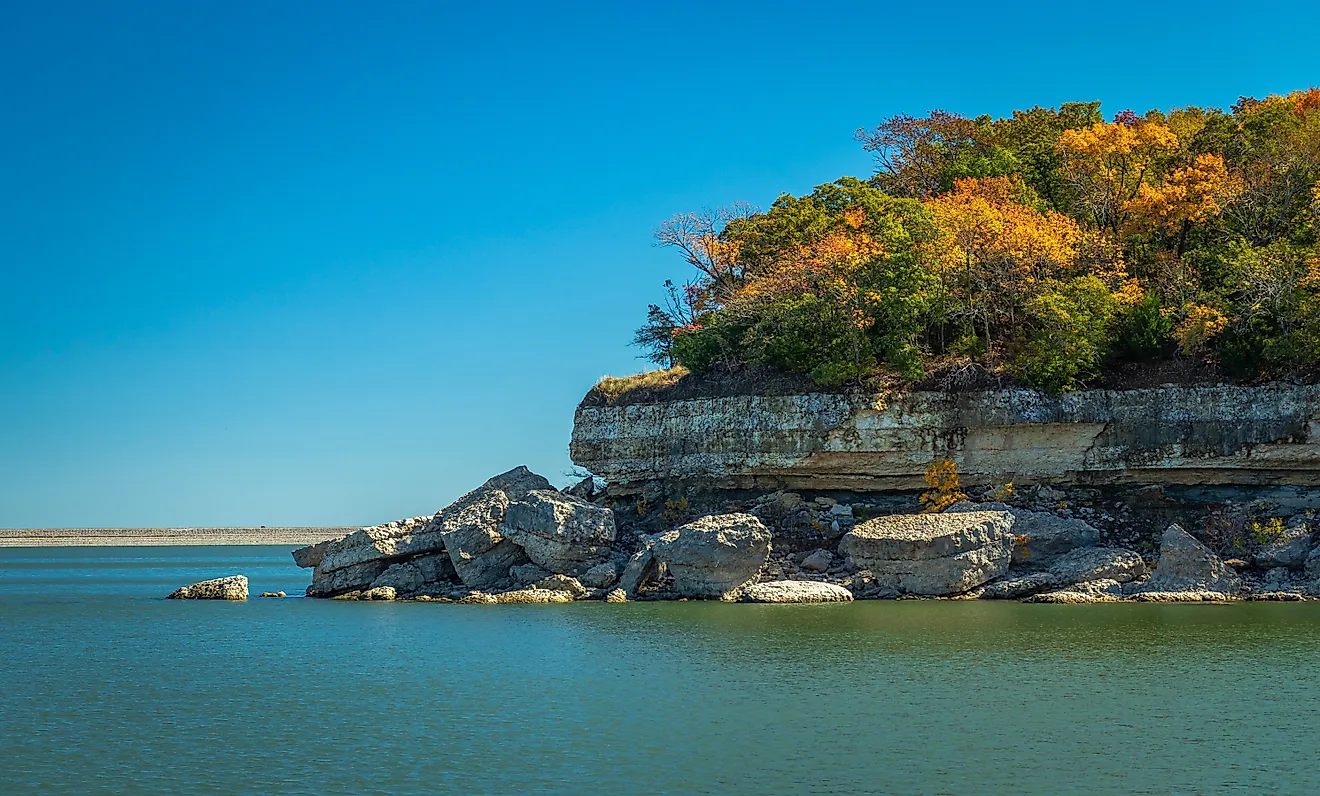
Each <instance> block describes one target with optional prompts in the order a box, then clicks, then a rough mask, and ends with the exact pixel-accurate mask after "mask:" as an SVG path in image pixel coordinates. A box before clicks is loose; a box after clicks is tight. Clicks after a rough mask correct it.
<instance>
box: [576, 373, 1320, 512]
mask: <svg viewBox="0 0 1320 796" xmlns="http://www.w3.org/2000/svg"><path fill="white" fill-rule="evenodd" d="M1317 412H1320V386H1317V385H1293V384H1285V383H1271V384H1265V385H1258V386H1213V387H1183V386H1165V387H1155V388H1149V389H1134V390H1081V391H1077V392H1072V393H1065V394H1063V395H1058V396H1053V395H1049V394H1046V393H1042V392H1038V391H1035V390H1026V389H1004V390H991V391H982V392H962V393H955V392H919V391H916V392H900V393H891V394H851V395H831V394H823V393H813V394H801V395H788V396H755V395H753V396H734V397H718V398H693V399H686V400H673V401H664V400H658V401H654V402H651V403H643V404H632V405H594V406H590V405H583V406H581V407H579V408H578V410H577V413H576V416H575V418H574V424H573V437H572V442H571V444H570V453H571V456H572V459H573V461H574V462H575V463H576V464H578V465H579V466H581V467H584V468H586V469H588V470H590V471H592V472H593V473H595V474H596V475H598V476H600V477H601V478H603V479H605V481H606V482H607V483H608V484H609V485H610V489H611V491H612V492H614V493H615V494H617V495H623V494H628V493H631V492H640V491H641V490H642V489H643V488H644V487H645V485H646V484H647V483H648V482H651V483H654V482H657V481H659V482H664V483H666V484H670V485H674V484H681V483H686V484H696V485H700V487H701V488H702V489H706V490H710V489H713V490H757V491H770V490H775V489H795V490H841V491H847V492H881V491H891V490H912V489H919V488H921V487H922V486H923V485H924V484H923V476H924V474H925V471H926V468H927V467H928V466H929V465H930V463H931V461H932V460H934V459H936V458H940V457H944V456H949V457H951V458H953V459H954V460H955V461H956V462H957V463H958V467H959V472H960V473H961V475H962V478H963V481H964V483H965V484H968V485H986V486H993V485H996V484H1004V483H1008V482H1013V483H1015V484H1018V485H1031V484H1052V485H1058V486H1065V487H1066V486H1100V485H1111V484H1114V485H1117V484H1161V485H1172V484H1181V485H1205V486H1215V485H1243V486H1250V485H1260V486H1278V485H1296V486H1317V485H1320V436H1317V434H1316V430H1317V426H1316V422H1317Z"/></svg>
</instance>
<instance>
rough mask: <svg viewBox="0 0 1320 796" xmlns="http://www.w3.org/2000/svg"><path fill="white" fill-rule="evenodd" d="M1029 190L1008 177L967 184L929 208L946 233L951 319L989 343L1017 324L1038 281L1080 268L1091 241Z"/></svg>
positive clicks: (943, 263)
mask: <svg viewBox="0 0 1320 796" xmlns="http://www.w3.org/2000/svg"><path fill="white" fill-rule="evenodd" d="M1023 190H1024V189H1023V187H1022V186H1021V184H1020V183H1016V182H1014V181H1012V180H1010V179H1008V178H1006V177H988V178H981V179H963V180H957V181H956V182H955V183H954V189H953V190H952V191H950V192H949V193H946V194H943V195H941V196H938V197H935V198H933V199H930V200H928V201H927V203H926V204H927V207H929V208H930V210H931V213H932V216H933V217H934V219H935V223H936V224H937V225H938V226H939V228H940V229H941V230H942V231H943V232H944V233H945V235H946V246H945V248H944V251H943V253H942V257H941V258H940V270H941V276H942V278H943V279H944V282H945V284H946V286H947V288H948V291H949V295H950V296H951V300H952V305H953V306H952V307H951V308H950V315H951V316H953V317H954V318H955V319H957V318H959V317H962V318H964V319H966V320H967V321H968V322H970V323H971V324H972V326H973V327H974V328H979V329H981V330H983V331H984V333H985V335H986V339H990V336H991V330H992V327H993V326H994V325H997V324H999V323H1004V322H1008V323H1011V322H1012V321H1013V320H1014V317H1015V310H1014V306H1015V304H1017V303H1018V302H1019V301H1020V300H1021V298H1022V297H1023V296H1028V295H1031V294H1032V293H1033V292H1034V291H1035V287H1036V285H1037V284H1038V283H1040V282H1042V281H1043V280H1047V279H1051V278H1054V277H1056V276H1058V275H1059V274H1060V273H1061V272H1062V271H1064V270H1065V269H1067V268H1070V267H1071V266H1073V265H1074V264H1075V263H1076V261H1077V258H1078V252H1079V246H1080V244H1081V242H1082V240H1083V238H1084V233H1083V231H1082V229H1081V228H1080V227H1079V226H1078V224H1077V222H1076V221H1073V220H1072V219H1071V218H1069V217H1067V216H1065V215H1063V214H1061V213H1056V212H1054V211H1045V212H1041V211H1040V210H1037V209H1036V208H1034V207H1030V206H1028V205H1026V204H1024V203H1023V202H1022V201H1021V200H1022V199H1023V198H1025V197H1024V196H1023Z"/></svg>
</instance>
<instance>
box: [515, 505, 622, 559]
mask: <svg viewBox="0 0 1320 796" xmlns="http://www.w3.org/2000/svg"><path fill="white" fill-rule="evenodd" d="M502 532H503V533H504V535H505V536H506V537H508V538H509V539H512V540H513V541H514V542H516V543H517V544H518V545H519V546H520V547H522V549H523V550H525V551H527V556H528V558H530V559H531V560H532V562H533V563H536V564H539V565H541V566H543V567H545V568H546V569H548V570H550V571H551V572H556V573H560V574H565V575H580V574H582V573H583V572H586V571H587V570H588V569H590V568H591V567H593V566H595V565H596V564H599V563H600V562H601V560H602V559H603V558H605V557H607V556H608V555H609V553H610V545H611V544H613V542H614V534H615V531H614V512H612V511H610V510H609V509H607V508H604V507H602V506H597V505H596V504H594V503H588V502H587V501H585V500H583V499H581V498H577V497H574V496H572V495H567V494H564V493H563V492H558V491H555V490H553V489H534V490H531V491H529V492H528V493H527V494H526V495H524V496H523V497H521V498H519V499H518V500H515V501H514V502H513V503H511V504H510V505H509V508H508V511H507V512H506V513H505V516H504V525H503V528H502Z"/></svg>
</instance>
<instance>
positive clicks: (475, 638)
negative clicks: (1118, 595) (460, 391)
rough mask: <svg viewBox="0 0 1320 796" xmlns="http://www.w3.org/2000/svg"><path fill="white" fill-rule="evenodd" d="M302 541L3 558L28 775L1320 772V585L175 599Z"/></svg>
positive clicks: (481, 783) (734, 776) (475, 778)
mask: <svg viewBox="0 0 1320 796" xmlns="http://www.w3.org/2000/svg"><path fill="white" fill-rule="evenodd" d="M289 549H290V548H287V547H210V548H207V547H173V548H46V549H21V548H11V549H0V792H3V793H46V794H50V793H89V792H99V793H217V794H229V793H253V794H266V793H335V794H338V793H344V794H362V793H390V794H412V793H417V794H422V793H444V794H448V793H453V794H488V793H489V794H506V793H507V794H517V793H552V794H560V793H562V794H622V793H629V794H642V793H676V794H677V793H726V794H769V793H784V794H798V793H840V794H845V793H914V794H916V793H920V794H927V793H929V794H944V793H947V794H1035V793H1040V794H1059V793H1078V794H1091V793H1143V794H1144V793H1149V794H1206V793H1298V794H1305V793H1317V792H1320V756H1317V748H1316V747H1317V738H1320V682H1318V678H1317V674H1316V662H1317V661H1318V660H1320V603H1301V604H1298V603H1291V604H1263V603H1254V604H1241V605H1231V606H1210V605H1145V604H1143V605H1090V606H1066V605H1019V604H1015V603H987V602H933V601H928V602H915V601H914V602H859V603H852V604H846V605H821V606H761V605H727V604H719V603H640V604H625V605H606V604H601V603H576V604H571V605H504V606H460V605H446V604H425V603H345V602H333V601H314V600H306V599H286V600H258V599H253V600H251V601H249V602H247V603H214V602H176V601H166V600H164V599H161V598H162V597H163V596H164V595H165V594H166V593H168V592H169V591H170V590H172V589H173V588H174V587H176V586H179V585H183V584H186V583H190V582H193V581H196V580H200V579H203V578H208V577H216V576H219V575H225V574H232V573H242V574H246V575H247V576H248V577H249V578H250V580H251V587H252V590H253V594H254V595H255V594H257V593H260V592H261V591H264V590H278V589H283V590H285V591H288V592H289V593H291V594H296V593H301V590H302V588H303V587H304V586H305V585H306V583H307V580H308V578H307V575H306V574H305V573H304V572H303V571H301V570H298V569H297V568H295V567H294V566H293V565H292V563H291V561H290V559H289V557H288V551H289Z"/></svg>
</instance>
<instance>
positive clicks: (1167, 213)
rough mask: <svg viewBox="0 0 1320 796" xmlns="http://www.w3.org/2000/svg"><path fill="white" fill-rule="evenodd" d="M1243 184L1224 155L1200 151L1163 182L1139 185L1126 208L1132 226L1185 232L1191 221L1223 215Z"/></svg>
mask: <svg viewBox="0 0 1320 796" xmlns="http://www.w3.org/2000/svg"><path fill="white" fill-rule="evenodd" d="M1241 188H1242V185H1241V181H1239V180H1237V179H1236V178H1234V177H1233V176H1232V175H1230V174H1229V173H1228V169H1227V168H1226V167H1225V166H1224V159H1223V158H1221V157H1220V156H1218V155H1197V156H1196V159H1195V160H1194V161H1193V162H1192V164H1191V165H1190V166H1187V167H1186V168H1180V169H1175V170H1174V171H1173V172H1171V173H1170V174H1168V175H1167V176H1166V177H1165V178H1164V180H1163V183H1162V184H1160V185H1151V184H1148V183H1142V184H1141V185H1139V186H1138V187H1137V195H1136V196H1135V197H1133V198H1132V199H1130V200H1128V201H1127V202H1126V203H1125V205H1124V209H1125V210H1127V211H1128V212H1130V213H1131V226H1132V227H1133V228H1135V229H1138V230H1140V231H1143V232H1146V231H1151V230H1156V229H1163V230H1165V231H1167V232H1178V231H1180V230H1181V231H1183V232H1184V233H1185V231H1186V228H1187V226H1188V225H1190V224H1194V223H1199V222H1203V221H1208V220H1209V219H1211V218H1213V217H1215V216H1217V215H1219V213H1220V212H1221V211H1222V210H1223V209H1224V205H1226V204H1227V203H1228V201H1229V200H1230V199H1231V198H1233V196H1235V195H1236V194H1237V192H1238V191H1240V190H1241Z"/></svg>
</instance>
